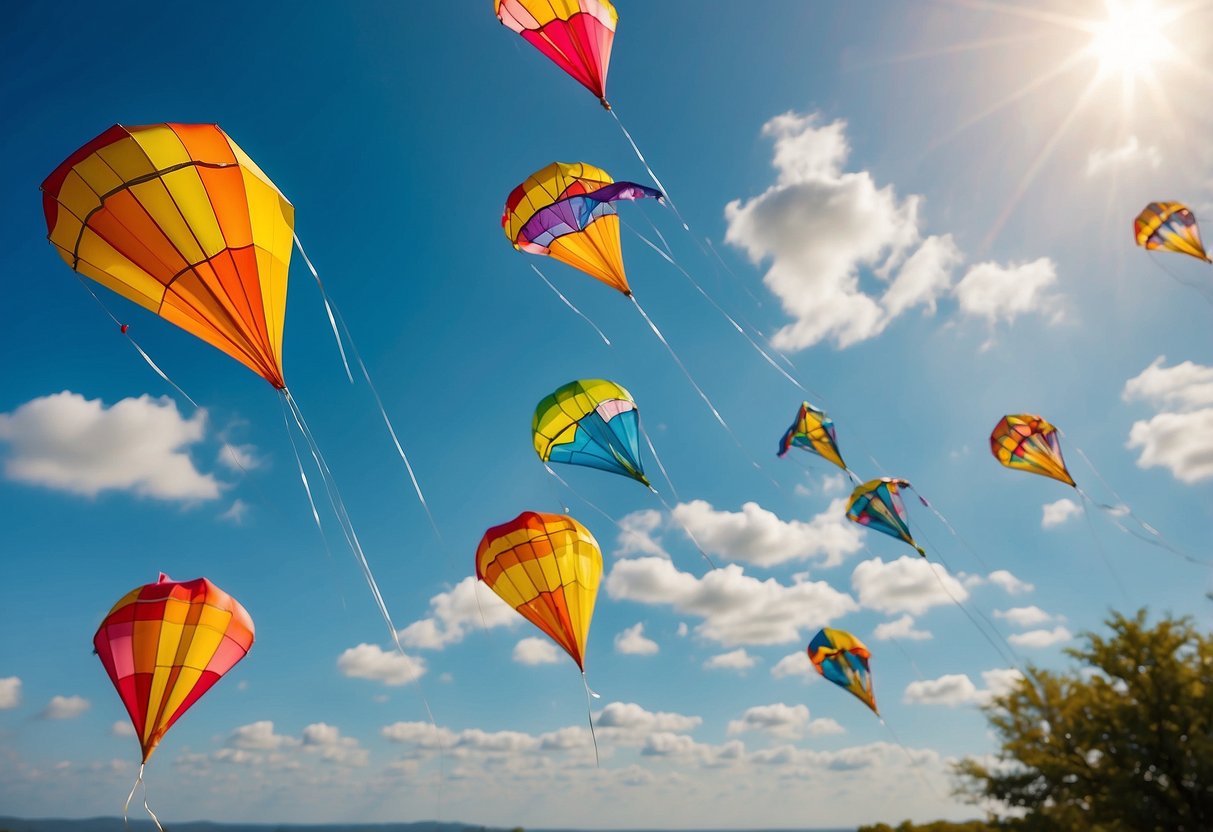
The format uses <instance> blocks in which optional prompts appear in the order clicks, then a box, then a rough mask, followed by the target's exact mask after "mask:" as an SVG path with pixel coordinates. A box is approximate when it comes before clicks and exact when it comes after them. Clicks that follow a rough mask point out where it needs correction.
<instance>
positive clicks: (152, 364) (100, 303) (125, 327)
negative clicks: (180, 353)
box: [72, 272, 202, 410]
mask: <svg viewBox="0 0 1213 832" xmlns="http://www.w3.org/2000/svg"><path fill="white" fill-rule="evenodd" d="M72 273H73V274H75V275H76V280H78V281H79V282H80V285H81V286H83V287H84V289H85V291H87V292H88V293H89V294H90V295H92V298H93V300H95V301H96V302H97V305H98V306H100V307H101V311H102V312H104V313H105V314H106V315H107V316H108V317H109V319H110V320H111V321H113V322H114V325H115V326H117V327H118V330H119V331H120V332H121V333H122V335H123V336H124V337H125V338H126V340H127V341H130V344H131V346H132V347H134V348H135V351H136V352H138V353H139V355H140V356H141V357H142V358H143V360H144V361H146V362H147V365H148V366H149V367H151V368H152V369H153V370H155V371H156V375H158V376H160V378H162V379H163V380H164V381H165V382H167V383H168V385H169V386H170V387H172V388H173V389H174V390H176V391H177V392H178V393H180V394H181V396H182V397H183V398H184V399H185V400H186V401H187V402H189V403H190V404H192V405H193V406H194V409H195V410H201V409H202V407H201V406H200V405H199V404H198V402H196V401H194V400H193V399H192V398H191V397H190V394H189V393H186V392H185V391H184V390H182V389H181V386H180V385H178V384H177V382H175V381H173V380H172V379H171V378H169V377H168V374H167V373H165V372H164V370H161V369H160V366H159V365H158V364H157V363H156V362H155V361H153V360H152V357H151V356H150V355H148V354H147V353H146V352H145V351H144V349H143V347H141V346H139V342H138V341H136V340H135V339H134V337H133V336H132V335H131V334H130V331H129V326H128V325H127V324H124V323H122V321H120V320H118V318H117V317H115V316H114V313H113V312H111V311H110V309H109V307H108V306H106V305H105V301H103V300H101V298H99V297H98V296H97V293H96V292H94V291H93V287H92V286H89V285H88V283H86V282H85V281H84V278H83V277H81V276H80V274H79V273H78V272H72Z"/></svg>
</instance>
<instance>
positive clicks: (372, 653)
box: [337, 644, 425, 687]
mask: <svg viewBox="0 0 1213 832" xmlns="http://www.w3.org/2000/svg"><path fill="white" fill-rule="evenodd" d="M337 669H338V670H340V671H341V672H342V673H343V674H344V675H346V676H350V677H352V678H355V679H371V680H373V681H376V682H382V683H383V684H385V685H390V686H393V687H396V686H399V685H407V684H408V683H409V682H411V681H413V680H414V679H420V678H421V677H422V676H423V675H425V660H424V659H421V658H417V657H414V656H407V655H404V654H403V653H400V652H398V651H395V650H384V649H383V648H381V647H379V646H378V645H375V644H359V645H358V646H357V647H351V648H349V649H348V650H346V651H345V652H343V653H342V654H341V655H340V656H338V657H337Z"/></svg>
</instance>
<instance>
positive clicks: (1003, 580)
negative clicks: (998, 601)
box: [988, 569, 1036, 595]
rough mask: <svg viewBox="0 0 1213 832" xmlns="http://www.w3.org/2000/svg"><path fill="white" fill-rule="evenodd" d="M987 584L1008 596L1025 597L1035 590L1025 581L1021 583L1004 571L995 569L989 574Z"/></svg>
mask: <svg viewBox="0 0 1213 832" xmlns="http://www.w3.org/2000/svg"><path fill="white" fill-rule="evenodd" d="M988 580H989V582H990V583H992V584H994V586H996V587H998V588H999V589H1001V590H1002V591H1003V592H1005V593H1007V594H1008V595H1025V594H1027V593H1029V592H1031V591H1032V590H1034V589H1036V587H1035V586H1033V585H1032V584H1030V583H1028V582H1027V581H1021V580H1020V579H1019V578H1016V577H1015V576H1014V575H1012V574H1011V573H1010V572H1008V571H1007V570H1005V569H995V570H994V571H993V572H991V573H990V575H989V578H988Z"/></svg>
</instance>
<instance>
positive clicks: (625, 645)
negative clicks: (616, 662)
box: [615, 621, 661, 656]
mask: <svg viewBox="0 0 1213 832" xmlns="http://www.w3.org/2000/svg"><path fill="white" fill-rule="evenodd" d="M660 649H661V648H660V647H659V646H658V645H657V642H655V641H653V640H652V639H651V638H646V637H645V635H644V622H643V621H640V622H637V623H636V624H633V625H632V626H631V627H628V628H627V629H626V630H624V631H623V632H621V633H620V634H619V635H617V636H615V652H616V653H623V654H624V655H627V656H652V655H654V654H656V653H657V652H658V651H659V650H660Z"/></svg>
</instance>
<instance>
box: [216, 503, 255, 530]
mask: <svg viewBox="0 0 1213 832" xmlns="http://www.w3.org/2000/svg"><path fill="white" fill-rule="evenodd" d="M248 513H249V504H248V503H246V502H245V501H244V500H241V499H240V498H239V497H237V498H236V499H235V500H233V501H232V504H231V505H230V506H229V507H228V508H227V510H226V511H224V512H223V513H222V514H220V515H219V519H220V520H222V521H223V522H225V523H231V524H232V525H233V526H243V525H244V521H245V520H247V519H248Z"/></svg>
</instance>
